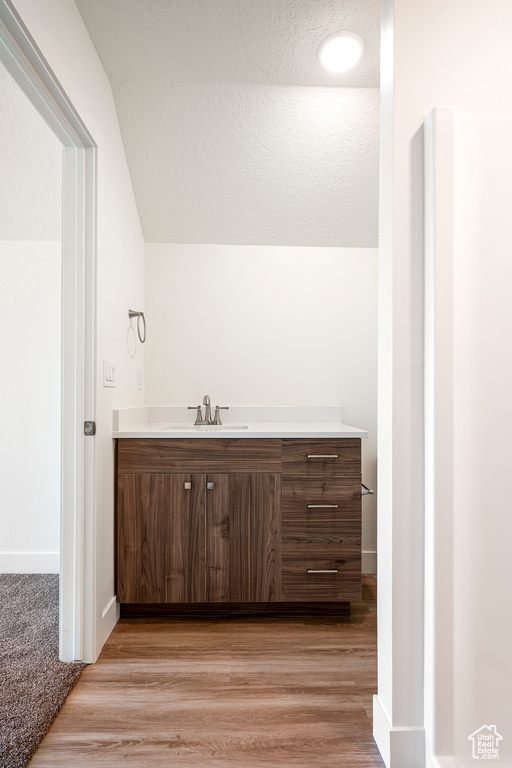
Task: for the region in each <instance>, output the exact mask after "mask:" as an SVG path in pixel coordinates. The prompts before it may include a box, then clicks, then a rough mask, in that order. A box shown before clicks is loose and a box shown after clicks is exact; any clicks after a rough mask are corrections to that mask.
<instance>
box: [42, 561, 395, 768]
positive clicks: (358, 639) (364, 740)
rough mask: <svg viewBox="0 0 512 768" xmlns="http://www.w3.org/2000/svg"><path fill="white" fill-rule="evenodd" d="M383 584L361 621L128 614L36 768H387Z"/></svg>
mask: <svg viewBox="0 0 512 768" xmlns="http://www.w3.org/2000/svg"><path fill="white" fill-rule="evenodd" d="M376 650H377V636H376V581H375V580H374V578H373V577H372V576H368V575H367V576H365V577H364V581H363V602H361V603H353V604H352V616H351V618H350V619H346V618H336V617H314V618H290V619H288V618H287V619H282V618H279V619H276V618H270V619H268V618H262V617H258V618H246V617H244V618H230V619H213V620H210V619H189V618H186V619H128V618H126V619H121V621H120V622H119V623H118V625H117V626H116V628H115V630H114V632H113V633H112V635H111V636H110V638H109V640H108V642H107V644H106V646H105V648H104V649H103V651H102V653H101V655H100V658H99V660H98V662H97V663H96V664H94V665H91V666H89V667H87V668H86V669H85V670H84V672H83V674H82V677H81V678H80V680H79V682H78V684H77V686H76V687H75V688H74V689H73V691H72V692H71V694H70V695H69V697H68V699H67V701H66V703H65V704H64V706H63V708H62V710H61V712H60V713H59V715H58V717H57V719H56V720H55V722H54V724H53V726H52V728H51V730H50V732H49V733H48V734H47V736H46V737H45V739H44V740H43V742H42V744H41V746H40V747H39V749H38V751H37V752H36V754H35V755H34V757H33V758H32V760H31V762H30V768H63V767H65V768H80V767H81V766H83V767H84V768H85V766H87V768H130V766H137V768H146V767H148V768H149V767H150V768H153V766H154V767H155V768H160V766H162V768H163V766H165V768H169V767H174V766H176V767H177V768H179V767H180V766H186V767H187V768H188V767H189V766H194V768H206V767H207V766H208V768H224V767H226V768H235V767H238V766H240V767H241V766H244V767H245V766H247V767H248V768H251V767H252V766H258V768H288V767H290V768H291V767H295V766H297V768H302V767H303V768H333V767H338V766H347V768H349V767H350V768H381V767H382V766H384V763H383V762H382V759H381V757H380V754H379V752H378V750H377V747H376V745H375V742H374V741H373V738H372V731H371V713H372V696H373V694H374V693H375V692H376V675H377V659H376Z"/></svg>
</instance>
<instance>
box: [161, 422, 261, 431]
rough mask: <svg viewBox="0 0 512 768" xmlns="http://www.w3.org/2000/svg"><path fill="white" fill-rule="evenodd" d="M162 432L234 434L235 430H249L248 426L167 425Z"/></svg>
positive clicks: (162, 428)
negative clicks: (224, 432)
mask: <svg viewBox="0 0 512 768" xmlns="http://www.w3.org/2000/svg"><path fill="white" fill-rule="evenodd" d="M160 429H161V431H162V432H168V431H171V430H175V431H176V432H189V431H190V432H222V431H223V430H224V431H226V432H233V430H235V429H248V426H247V424H198V425H197V426H196V425H195V424H166V425H165V426H164V427H160Z"/></svg>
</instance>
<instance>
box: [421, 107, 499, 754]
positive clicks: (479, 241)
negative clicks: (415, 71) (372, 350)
mask: <svg viewBox="0 0 512 768" xmlns="http://www.w3.org/2000/svg"><path fill="white" fill-rule="evenodd" d="M427 127H428V132H427V135H426V139H427V140H428V141H427V148H428V159H429V162H428V163H427V165H426V181H427V190H428V192H429V194H428V197H427V202H428V207H427V212H428V217H427V219H426V234H427V250H426V254H425V257H426V266H427V271H426V275H427V289H428V290H427V294H426V318H427V321H428V322H427V325H426V329H427V331H428V333H427V336H426V345H427V346H426V351H427V356H426V385H427V392H428V395H429V396H428V399H427V409H426V421H425V425H426V436H427V443H426V444H427V453H426V458H427V462H426V468H427V472H426V501H427V507H426V513H427V520H426V526H425V530H426V534H425V535H426V552H427V557H426V569H425V582H426V595H427V606H426V607H427V613H426V621H425V646H426V664H425V693H426V696H425V701H426V713H425V716H426V722H427V723H428V724H429V726H430V730H431V734H429V735H430V736H431V741H432V751H433V752H434V754H445V753H446V752H449V753H453V754H455V755H456V757H457V760H458V761H459V763H460V765H467V764H468V763H470V761H472V756H471V743H470V742H468V736H469V735H470V734H472V733H473V732H474V731H475V730H476V729H477V728H478V727H480V726H481V725H483V724H493V725H495V726H496V728H497V730H498V733H500V734H501V735H502V736H503V743H501V744H500V745H499V755H500V757H499V759H500V761H502V762H505V764H507V765H510V764H512V744H511V741H510V739H508V738H507V726H508V724H509V722H510V682H511V678H512V664H511V661H510V638H511V637H512V602H511V600H510V596H509V589H510V584H511V583H512V566H511V561H510V557H509V556H508V542H509V541H510V539H511V537H512V521H511V519H510V505H509V504H507V502H506V498H505V497H506V493H507V491H506V484H504V483H503V477H506V476H507V473H508V471H509V465H510V457H511V456H512V404H511V400H510V381H511V378H512V347H511V345H510V343H509V341H510V333H511V329H512V305H511V302H510V296H509V289H510V285H511V284H512V237H511V233H510V215H509V207H510V206H509V201H510V199H511V196H512V159H511V156H510V153H509V151H508V150H509V147H510V144H511V142H512V120H490V119H481V118H475V117H472V116H468V115H467V114H465V113H462V112H460V111H458V110H454V109H451V110H448V109H436V110H435V112H434V113H433V114H432V116H429V119H428V123H427ZM447 169H453V172H452V173H448V171H447ZM441 576H442V580H441ZM486 658H487V659H488V660H489V661H488V662H487V663H485V661H484V660H485V659H486ZM454 659H455V660H456V662H455V663H454ZM475 723H477V725H475Z"/></svg>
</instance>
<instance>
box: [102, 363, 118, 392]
mask: <svg viewBox="0 0 512 768" xmlns="http://www.w3.org/2000/svg"><path fill="white" fill-rule="evenodd" d="M116 378H117V371H116V364H115V363H114V362H113V361H112V360H103V386H104V387H115V386H116Z"/></svg>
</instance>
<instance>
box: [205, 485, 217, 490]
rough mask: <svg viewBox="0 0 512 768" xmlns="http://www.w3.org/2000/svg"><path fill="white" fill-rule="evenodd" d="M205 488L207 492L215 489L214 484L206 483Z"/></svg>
mask: <svg viewBox="0 0 512 768" xmlns="http://www.w3.org/2000/svg"><path fill="white" fill-rule="evenodd" d="M206 487H207V488H208V490H209V491H213V489H214V488H215V483H206Z"/></svg>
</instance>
